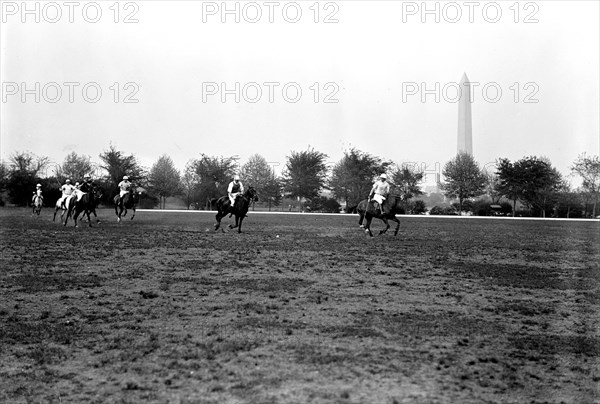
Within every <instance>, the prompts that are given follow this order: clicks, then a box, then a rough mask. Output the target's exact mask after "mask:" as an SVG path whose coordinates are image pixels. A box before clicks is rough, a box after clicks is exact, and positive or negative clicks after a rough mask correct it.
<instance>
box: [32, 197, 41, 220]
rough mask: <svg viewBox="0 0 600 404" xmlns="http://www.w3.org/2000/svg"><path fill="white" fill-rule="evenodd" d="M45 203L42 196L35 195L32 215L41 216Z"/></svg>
mask: <svg viewBox="0 0 600 404" xmlns="http://www.w3.org/2000/svg"><path fill="white" fill-rule="evenodd" d="M43 202H44V199H43V198H42V197H41V196H40V195H35V196H34V197H33V212H32V214H34V215H38V216H39V215H40V212H41V211H42V204H43Z"/></svg>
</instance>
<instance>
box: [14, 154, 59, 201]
mask: <svg viewBox="0 0 600 404" xmlns="http://www.w3.org/2000/svg"><path fill="white" fill-rule="evenodd" d="M49 161H50V160H49V159H48V157H38V156H36V155H35V154H33V153H30V152H15V153H13V154H11V155H10V157H9V163H8V181H7V183H6V190H7V191H8V197H9V199H10V201H11V202H12V203H14V204H17V205H21V206H26V205H27V204H28V203H29V201H30V200H31V193H32V192H33V190H35V185H36V183H37V182H38V181H39V179H40V172H41V171H42V170H43V169H44V168H45V167H46V166H47V165H48V164H49Z"/></svg>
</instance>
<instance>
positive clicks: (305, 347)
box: [0, 209, 600, 404]
mask: <svg viewBox="0 0 600 404" xmlns="http://www.w3.org/2000/svg"><path fill="white" fill-rule="evenodd" d="M100 215H101V217H102V216H105V217H103V219H104V220H103V224H101V225H99V226H96V225H94V227H93V228H87V227H82V228H79V229H74V228H71V227H67V228H64V227H62V226H61V225H60V224H58V223H52V221H51V218H48V217H45V216H44V215H42V216H40V217H31V215H30V214H29V211H25V210H19V209H1V210H0V226H1V227H0V229H1V233H2V234H0V236H1V238H0V246H1V248H2V254H1V262H0V268H2V269H0V402H8V403H29V402H32V403H38V402H39V403H74V402H76V403H80V402H86V403H106V402H114V403H139V402H144V403H232V404H241V403H252V404H255V403H428V404H429V403H448V402H456V403H458V402H460V403H524V402H527V403H529V402H531V403H542V402H548V403H561V402H564V403H594V402H600V391H599V387H598V386H599V382H600V371H599V369H600V361H599V358H600V332H599V329H598V324H600V314H599V313H600V310H599V308H600V307H599V305H600V274H599V272H600V269H599V268H598V262H599V261H600V260H599V259H598V258H600V257H599V253H598V248H597V246H598V245H600V243H599V241H600V240H599V238H600V236H599V233H598V226H597V224H596V223H589V222H581V223H577V222H552V221H549V222H527V221H519V222H516V221H485V222H481V221H473V220H468V219H464V220H463V219H458V220H434V219H414V218H410V217H403V218H402V219H401V221H402V227H401V231H400V234H399V236H398V237H393V236H392V235H391V234H387V235H384V236H381V237H375V238H374V239H370V238H367V237H366V236H365V235H364V233H363V232H362V231H361V230H360V229H358V226H357V223H356V222H357V217H354V216H341V215H340V216H315V215H306V216H301V215H296V216H285V215H282V216H267V215H260V214H255V213H252V212H250V214H249V217H248V219H247V220H246V222H244V225H245V226H244V233H242V234H237V233H235V232H225V233H220V232H218V233H214V232H212V231H211V230H210V229H211V227H212V215H209V214H201V213H199V214H168V213H160V212H140V213H139V214H138V215H137V216H136V218H135V220H134V221H127V222H123V223H121V224H120V225H118V224H117V223H116V222H114V221H113V218H112V217H110V216H109V215H111V212H110V211H101V212H100ZM378 225H379V226H380V224H377V223H375V224H374V226H378ZM276 236H279V237H276Z"/></svg>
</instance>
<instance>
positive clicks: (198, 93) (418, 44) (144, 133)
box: [0, 1, 600, 174]
mask: <svg viewBox="0 0 600 404" xmlns="http://www.w3.org/2000/svg"><path fill="white" fill-rule="evenodd" d="M22 4H23V3H21V2H20V1H19V2H7V1H4V2H2V28H1V40H0V41H1V56H2V58H1V60H2V61H1V81H2V104H1V131H2V133H1V135H2V137H1V157H2V159H4V160H6V159H7V158H8V157H9V155H10V154H11V153H13V152H15V151H25V150H27V151H30V152H33V153H35V154H37V155H43V156H48V157H50V159H51V160H53V161H55V162H58V163H60V162H62V161H63V159H64V157H65V156H66V155H67V154H68V153H69V152H71V151H75V152H77V153H80V154H85V155H89V156H91V158H92V160H93V161H98V160H99V159H98V154H99V153H100V152H102V151H103V150H105V149H107V148H108V147H109V145H110V144H111V143H112V144H113V145H115V146H116V147H117V148H118V149H119V150H122V151H124V152H125V153H127V154H129V153H133V154H135V155H136V156H137V157H138V158H139V160H140V162H141V163H142V164H143V165H145V166H148V167H149V166H151V165H152V163H153V162H155V161H156V160H157V159H158V157H159V156H161V155H162V154H167V155H169V156H170V157H171V158H172V159H173V160H174V161H175V163H176V165H177V166H178V167H179V168H183V167H184V166H185V164H186V162H187V161H189V160H190V159H192V158H197V157H198V156H199V155H200V154H201V153H205V154H208V155H215V156H233V155H237V156H239V157H240V159H241V160H240V161H241V163H244V162H245V160H246V159H247V158H248V157H249V156H250V155H252V154H254V153H258V154H261V155H262V156H264V157H265V158H266V159H267V161H269V162H278V163H280V167H281V166H282V165H283V164H284V163H285V161H286V156H289V155H290V152H291V151H301V150H306V149H307V148H308V147H309V146H310V147H312V148H314V149H316V150H318V151H321V152H323V153H326V154H327V155H328V156H329V161H331V162H336V161H338V160H339V159H340V158H341V157H342V156H343V152H344V150H347V149H348V148H350V147H354V148H357V149H359V150H362V151H366V152H369V153H371V154H373V155H377V156H380V157H382V158H385V159H389V160H393V161H395V162H398V163H401V162H409V161H410V162H417V163H419V164H421V165H426V166H427V167H428V169H429V170H435V169H436V168H435V167H436V164H438V166H439V167H441V166H443V164H444V163H445V162H446V161H448V160H449V159H451V158H452V157H453V156H454V155H455V153H456V144H457V118H458V103H457V100H458V97H457V94H456V88H457V85H456V83H458V82H459V81H460V79H461V77H462V75H463V73H466V74H467V76H468V78H469V79H470V81H471V82H475V83H479V84H475V85H474V94H473V95H474V102H473V104H472V114H473V152H474V156H475V158H476V160H477V161H478V162H479V163H480V164H481V165H485V164H488V163H491V162H494V161H495V160H496V159H497V158H499V157H507V158H509V159H511V160H517V159H520V158H522V157H524V156H527V155H536V156H546V157H548V158H550V160H551V161H552V163H553V164H554V165H555V166H556V167H557V168H558V169H559V170H560V171H561V172H563V173H565V174H567V173H568V168H569V166H570V165H571V163H572V161H573V160H574V159H575V158H576V157H577V156H578V155H579V154H580V153H582V152H587V153H588V154H598V153H599V152H598V149H599V138H600V135H599V133H600V131H599V111H600V105H599V100H600V95H599V89H600V82H599V73H598V72H599V71H600V63H599V49H600V44H599V38H600V31H599V16H600V10H599V2H597V1H536V2H519V3H515V2H513V1H507V2H504V1H500V2H485V1H482V2H474V3H465V2H462V1H461V2H433V1H430V2H427V10H425V9H424V8H423V6H422V2H421V1H419V2H402V1H336V2H319V3H315V2H314V1H306V2H305V1H298V2H296V3H294V2H285V1H281V2H271V3H268V2H262V1H260V2H254V3H248V2H233V1H230V2H228V3H227V8H228V10H229V11H231V13H229V14H227V13H225V14H224V13H223V11H224V10H223V7H222V2H220V1H219V2H200V1H182V2H174V1H169V2H167V1H137V2H129V3H125V2H121V3H119V4H118V7H115V6H114V2H112V1H110V2H97V3H93V2H79V3H78V4H77V5H75V6H67V5H64V3H63V2H57V3H47V2H33V1H32V2H28V3H27V7H28V9H27V10H24V9H23V6H22ZM469 4H471V5H469ZM236 9H237V11H238V12H237V15H236ZM427 11H429V13H426V12H427ZM99 12H100V13H101V14H99ZM36 14H37V15H36ZM236 17H237V18H239V22H236V21H235V19H236ZM36 18H39V22H36ZM436 18H437V19H438V20H439V21H438V22H436ZM223 19H225V22H223V21H222V20H223ZM70 20H72V22H70ZM115 20H116V21H117V22H115ZM270 20H272V22H271V21H270ZM315 20H316V21H317V22H315ZM423 20H424V21H423ZM53 21H54V22H53ZM93 21H96V22H93ZM126 21H129V22H126ZM294 21H296V22H294ZM326 21H327V22H326ZM23 83H24V84H23ZM65 83H66V84H65ZM69 83H71V84H69ZM115 83H117V84H115ZM315 83H316V84H315ZM36 86H37V87H36ZM236 86H238V87H236ZM236 88H238V89H239V91H236ZM98 89H100V90H101V94H99V93H97V90H98ZM223 90H225V91H226V92H223ZM298 90H300V91H301V94H300V93H298ZM423 90H425V91H427V92H425V93H424V92H423ZM259 91H260V92H259ZM499 91H500V92H501V93H499ZM70 93H72V94H70ZM236 96H237V97H239V102H236ZM36 97H39V102H36ZM223 97H224V99H223ZM423 97H424V98H423ZM436 97H437V98H438V99H437V100H436ZM70 98H72V99H70ZM126 101H137V102H126ZM280 167H279V168H280Z"/></svg>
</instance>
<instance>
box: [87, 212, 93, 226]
mask: <svg viewBox="0 0 600 404" xmlns="http://www.w3.org/2000/svg"><path fill="white" fill-rule="evenodd" d="M85 213H86V214H87V219H88V225H89V226H90V227H92V219H90V211H89V210H88V209H86V210H85Z"/></svg>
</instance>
